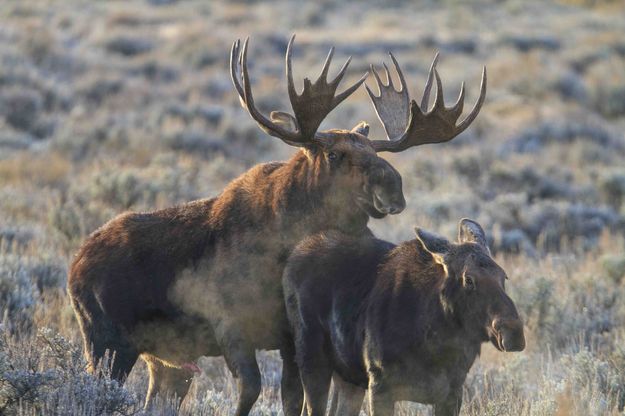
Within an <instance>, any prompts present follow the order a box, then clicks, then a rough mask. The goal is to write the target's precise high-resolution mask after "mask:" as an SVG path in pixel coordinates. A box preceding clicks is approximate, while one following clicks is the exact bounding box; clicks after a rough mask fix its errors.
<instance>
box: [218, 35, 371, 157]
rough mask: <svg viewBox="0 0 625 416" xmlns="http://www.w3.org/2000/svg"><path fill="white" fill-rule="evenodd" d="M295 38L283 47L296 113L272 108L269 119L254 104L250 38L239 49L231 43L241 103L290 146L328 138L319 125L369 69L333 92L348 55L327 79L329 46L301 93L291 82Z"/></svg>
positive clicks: (231, 70)
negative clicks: (312, 79) (315, 76)
mask: <svg viewBox="0 0 625 416" xmlns="http://www.w3.org/2000/svg"><path fill="white" fill-rule="evenodd" d="M294 40H295V35H293V36H292V37H291V39H290V40H289V44H288V46H287V50H286V77H287V87H288V92H289V99H290V101H291V107H292V108H293V113H294V114H295V117H294V116H292V115H290V114H288V113H284V112H281V111H272V112H271V114H270V119H268V118H267V117H265V116H264V115H263V114H262V113H260V112H259V111H258V110H257V109H256V107H255V106H254V98H253V96H252V88H251V84H250V78H249V74H248V72H247V45H248V41H249V38H248V39H246V40H245V42H243V48H242V49H240V41H239V40H237V41H236V42H234V44H233V45H232V50H231V52H230V75H231V76H232V82H233V83H234V87H235V88H236V90H237V92H238V94H239V99H240V101H241V105H242V106H243V108H245V109H246V110H247V111H248V112H249V113H250V115H251V116H252V118H253V119H254V120H256V122H257V123H258V125H259V126H260V127H261V128H262V129H263V130H264V131H265V132H267V133H268V134H270V135H271V136H274V137H278V138H280V139H282V140H283V141H285V142H286V143H288V144H290V145H293V146H305V145H307V144H312V143H315V142H317V143H323V142H325V141H326V140H327V136H326V135H324V134H323V133H319V132H317V129H318V128H319V125H320V124H321V122H322V121H323V120H324V119H325V118H326V116H327V115H328V114H329V113H330V112H331V111H332V110H333V109H334V108H335V107H336V106H337V105H339V104H340V103H341V102H342V101H343V100H345V99H346V98H347V97H349V96H350V95H351V94H352V93H353V92H354V91H356V89H358V87H360V85H362V83H363V82H364V81H365V79H366V78H367V75H368V73H367V74H365V75H364V76H363V77H362V78H360V80H358V81H357V82H356V83H355V84H353V85H352V86H350V87H349V88H347V89H346V90H345V91H343V92H342V93H340V94H339V95H336V96H335V93H336V89H337V88H338V85H339V83H340V82H341V80H342V79H343V76H344V75H345V72H346V71H347V67H348V65H349V63H350V61H351V57H350V58H349V59H348V60H347V62H345V64H344V65H343V67H342V68H341V70H340V71H339V73H338V75H337V76H336V77H335V78H334V79H333V80H332V81H330V82H328V80H327V76H328V70H329V68H330V62H331V61H332V56H333V55H334V47H332V48H331V49H330V53H329V54H328V57H327V58H326V61H325V63H324V65H323V68H322V70H321V74H320V75H319V78H318V79H317V80H316V81H315V82H314V83H311V82H310V80H309V79H308V78H305V79H304V90H303V91H302V93H301V94H298V93H297V92H296V91H295V86H294V84H293V69H292V64H291V55H292V53H293V41H294ZM285 124H286V125H293V127H294V129H290V128H289V129H287V128H285V127H283V126H284V125H285Z"/></svg>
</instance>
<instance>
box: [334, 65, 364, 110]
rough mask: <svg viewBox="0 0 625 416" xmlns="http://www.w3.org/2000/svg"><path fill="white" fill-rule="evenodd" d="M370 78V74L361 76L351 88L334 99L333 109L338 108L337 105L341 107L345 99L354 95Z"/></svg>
mask: <svg viewBox="0 0 625 416" xmlns="http://www.w3.org/2000/svg"><path fill="white" fill-rule="evenodd" d="M350 60H351V57H350ZM347 63H349V60H348V61H347ZM368 76H369V72H365V73H364V74H363V76H361V77H360V79H359V80H358V81H356V82H355V83H354V84H352V86H351V87H349V88H347V89H346V90H345V91H343V92H342V93H340V94H339V95H337V96H336V97H334V101H333V103H332V107H333V108H334V107H336V106H337V105H339V104H340V103H341V101H343V100H344V99H346V98H347V97H349V96H350V95H352V94H353V93H354V91H356V90H357V89H358V88H360V86H361V85H362V84H363V82H365V81H366V79H367V77H368ZM341 78H343V75H341Z"/></svg>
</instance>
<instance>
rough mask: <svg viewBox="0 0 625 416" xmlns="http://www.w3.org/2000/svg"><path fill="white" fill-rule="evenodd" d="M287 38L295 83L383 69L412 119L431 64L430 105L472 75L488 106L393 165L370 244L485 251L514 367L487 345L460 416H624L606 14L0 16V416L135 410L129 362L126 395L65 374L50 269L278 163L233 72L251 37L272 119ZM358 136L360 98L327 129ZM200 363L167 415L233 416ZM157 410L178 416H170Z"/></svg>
mask: <svg viewBox="0 0 625 416" xmlns="http://www.w3.org/2000/svg"><path fill="white" fill-rule="evenodd" d="M294 32H296V33H297V42H296V53H295V57H294V60H295V71H296V79H301V78H303V77H304V76H309V77H313V76H315V75H316V73H317V71H318V70H319V68H320V66H321V63H322V61H323V59H324V57H325V54H326V52H327V49H328V48H329V46H330V45H336V47H337V54H336V57H335V61H336V62H339V61H340V60H341V59H344V58H345V57H346V56H347V55H352V56H353V57H354V60H353V63H352V66H351V70H350V79H355V78H356V77H358V76H360V74H362V73H363V72H364V71H365V70H366V69H367V67H368V65H369V64H370V63H374V64H378V65H379V64H380V63H381V62H382V61H383V60H385V59H387V55H386V52H387V51H388V50H392V51H393V52H394V53H395V54H396V56H397V57H398V59H399V61H400V63H401V64H402V66H403V68H404V71H405V73H406V77H407V79H408V83H409V86H410V88H411V92H412V95H413V96H414V97H418V96H420V94H421V93H422V88H423V83H424V82H425V75H426V73H427V69H428V67H429V64H430V62H431V59H432V58H433V56H434V54H435V52H436V51H440V52H441V61H440V63H439V71H440V73H441V76H442V78H443V81H444V85H445V88H446V90H445V97H446V98H447V102H449V103H451V102H452V101H453V100H454V99H455V96H456V95H457V93H458V90H459V86H460V83H461V81H463V80H464V81H466V83H467V102H468V103H472V102H473V101H474V100H475V98H476V95H477V91H478V88H479V76H480V72H481V67H482V66H483V65H486V66H487V68H488V75H489V84H488V96H487V101H486V104H485V105H484V109H483V110H482V112H481V114H480V116H479V118H478V120H477V121H476V122H475V123H474V124H473V126H472V127H471V128H470V129H469V130H468V131H467V132H465V133H464V134H462V136H460V137H458V138H457V139H455V140H454V141H453V142H452V143H449V144H445V145H436V146H424V147H422V148H418V149H412V150H410V151H406V152H404V153H403V154H399V155H389V156H388V159H389V160H390V161H391V162H392V163H393V164H394V166H395V167H397V169H398V170H399V171H400V172H401V174H402V176H403V178H404V184H405V186H404V192H405V194H406V197H407V200H408V208H407V209H406V211H404V212H403V213H402V214H401V215H399V216H396V217H393V218H388V219H385V220H383V221H380V222H376V221H373V222H372V228H373V229H374V231H375V232H376V233H377V234H378V235H380V236H382V237H384V238H387V239H390V240H391V241H395V242H397V241H401V240H404V239H408V238H412V229H413V226H414V225H416V224H419V225H420V226H423V227H426V228H429V229H431V230H433V231H436V232H438V233H440V234H443V235H445V236H447V237H450V238H451V237H453V236H454V234H455V227H456V224H457V221H458V219H459V218H461V217H471V218H474V219H477V220H478V221H479V222H481V223H482V225H484V227H485V228H486V229H487V232H488V233H489V235H491V236H492V241H491V244H492V247H493V251H494V252H495V253H496V255H497V256H498V260H499V261H500V262H501V264H503V265H504V266H505V268H506V270H507V271H508V274H509V275H510V277H511V280H510V282H509V285H508V287H509V291H510V293H511V296H512V297H513V299H514V300H515V301H516V303H517V305H518V307H519V310H520V311H521V313H522V314H523V317H524V319H525V321H526V323H527V329H526V331H527V334H528V348H527V350H526V351H525V352H523V353H520V354H510V355H507V354H502V353H498V352H496V351H495V350H494V349H492V348H491V347H490V346H485V347H484V351H483V355H482V357H481V359H480V361H479V362H478V363H476V365H475V366H474V368H473V370H472V372H471V374H470V376H469V379H468V381H467V385H466V393H465V403H466V405H465V407H464V409H463V414H465V415H510V414H523V415H569V414H572V415H577V414H579V415H604V414H616V413H617V412H618V409H619V407H620V409H621V411H622V406H623V404H625V348H624V347H623V345H624V343H623V341H624V340H625V339H624V338H625V331H624V329H623V324H624V321H625V300H624V299H625V290H624V286H623V285H624V283H623V277H624V275H625V251H624V249H623V247H624V244H623V242H624V240H623V237H624V231H625V162H624V161H625V134H624V131H625V37H624V34H625V6H623V3H622V2H620V1H613V2H609V1H606V2H602V1H588V2H584V1H562V2H554V1H543V2H537V1H534V2H524V1H486V0H484V1H478V0H476V1H470V2H457V1H451V0H450V1H444V2H407V1H406V2H403V1H398V0H397V1H392V2H390V3H387V2H381V1H373V0H372V1H367V2H358V3H348V4H343V3H342V2H339V1H332V0H326V1H322V2H318V3H316V4H312V3H305V2H284V1H270V2H266V3H261V2H249V3H246V2H232V3H230V2H224V1H215V2H210V3H209V2H200V1H171V0H169V1H168V0H152V1H133V2H121V1H119V2H87V1H79V0H69V1H63V2H61V1H37V2H35V1H11V0H8V1H3V2H2V3H1V4H0V310H1V311H2V312H3V313H4V317H5V318H4V323H3V324H2V331H3V338H2V341H0V413H2V411H4V412H6V413H7V414H41V413H44V414H68V413H72V414H94V413H95V414H97V413H111V412H115V411H119V412H121V413H124V414H128V413H133V412H137V411H138V409H139V407H140V406H138V403H140V401H141V396H142V395H143V394H144V393H145V388H146V374H145V369H144V368H143V366H142V364H139V365H137V366H136V368H135V370H134V372H133V374H132V376H131V380H130V381H129V383H128V384H127V386H126V388H120V387H119V386H117V385H115V383H110V382H106V381H102V380H100V381H98V380H95V379H93V378H91V377H89V376H88V375H86V374H85V373H84V371H83V369H82V366H83V365H84V363H83V362H82V359H81V356H80V351H79V349H78V346H79V344H78V343H77V340H78V332H77V327H76V323H75V321H74V318H73V315H72V312H71V308H70V307H69V305H68V303H67V301H66V298H65V294H64V285H65V280H66V272H67V265H68V261H69V259H70V258H71V256H72V254H73V253H74V251H75V250H76V248H77V247H78V245H79V244H80V242H81V241H82V240H83V239H84V238H85V236H86V235H88V234H89V233H90V232H91V231H93V230H94V229H95V228H97V227H98V226H100V225H101V224H102V223H104V222H105V221H106V220H108V219H110V218H111V217H113V216H114V215H116V214H118V213H120V212H123V211H125V210H151V209H155V208H160V207H165V206H169V205H173V204H176V203H181V202H184V201H189V200H193V199H197V198H201V197H207V196H212V195H216V194H218V193H219V192H220V190H221V189H223V187H224V185H225V184H226V183H228V182H229V181H230V180H231V179H232V178H234V177H236V176H237V175H239V174H240V173H242V172H243V171H245V170H246V169H247V168H249V167H250V166H252V165H254V164H256V163H258V162H263V161H268V160H282V159H285V158H287V157H288V156H289V155H290V154H291V153H292V152H293V149H291V148H289V147H288V146H286V145H284V144H283V143H281V142H279V141H278V140H276V139H273V138H270V137H269V136H266V135H265V134H263V133H262V132H261V131H260V130H259V129H257V127H256V126H255V125H254V123H253V122H252V121H251V119H250V117H249V116H248V115H247V114H246V113H245V111H243V110H242V109H241V108H240V106H239V104H238V101H237V99H236V98H235V94H234V90H233V88H232V86H231V82H230V79H229V74H228V70H227V65H228V52H229V48H230V45H231V43H232V41H233V40H235V39H236V38H240V37H245V36H250V37H251V39H252V40H251V42H252V43H251V46H250V47H251V49H250V61H251V62H250V65H251V73H252V75H253V82H254V88H255V89H254V91H255V94H256V96H257V101H258V103H259V105H260V106H261V108H263V109H265V110H273V109H288V102H287V99H286V97H287V95H286V88H285V82H284V78H283V77H284V75H283V73H284V70H283V54H284V50H285V47H286V42H287V40H288V37H289V36H290V34H291V33H294ZM337 65H338V64H337ZM360 120H367V121H369V122H370V123H371V125H372V135H373V136H376V137H380V138H381V137H382V129H381V127H380V126H379V124H378V122H377V120H376V118H375V115H374V113H373V111H372V108H371V105H370V104H369V102H368V98H367V97H366V94H365V92H364V90H361V91H359V92H357V93H356V94H354V95H353V96H352V97H350V99H349V100H348V101H347V102H346V103H345V104H344V105H342V106H341V107H340V108H339V109H338V110H337V111H335V112H334V113H332V115H331V116H330V117H329V118H328V120H326V122H325V123H324V127H342V128H348V127H351V126H353V125H354V124H355V123H356V122H358V121H360ZM46 328H47V329H46ZM15 333H19V334H20V335H12V334H15ZM37 334H38V335H37ZM59 335H60V336H62V338H60V337H59ZM259 355H260V356H261V358H262V361H261V362H262V369H263V374H264V386H265V387H264V389H263V393H262V395H261V398H260V400H259V402H258V403H257V405H256V406H255V408H254V412H255V414H258V415H261V414H262V415H264V414H277V413H279V412H280V406H279V392H278V390H277V386H278V384H279V368H280V365H279V360H278V358H277V356H276V355H275V354H274V353H259ZM200 364H201V366H202V367H203V369H204V370H205V371H204V373H203V374H202V375H201V376H197V377H196V379H195V380H194V387H193V389H192V394H191V395H190V397H188V399H187V400H185V403H184V404H183V411H184V412H186V413H188V414H207V415H213V414H216V415H221V414H228V412H231V411H232V409H233V405H234V404H233V400H234V390H233V389H234V387H233V384H232V380H231V379H230V376H229V374H228V372H227V371H226V370H225V368H224V366H223V362H222V360H221V359H202V360H201V361H200ZM400 410H401V414H413V412H415V411H416V412H417V414H430V413H429V412H430V410H429V409H428V408H427V407H425V406H415V405H407V404H406V405H404V404H402V405H401V406H400ZM155 412H160V413H161V414H170V413H172V412H173V411H172V409H171V406H170V405H169V404H167V403H164V404H162V406H161V407H159V408H158V409H157V410H155Z"/></svg>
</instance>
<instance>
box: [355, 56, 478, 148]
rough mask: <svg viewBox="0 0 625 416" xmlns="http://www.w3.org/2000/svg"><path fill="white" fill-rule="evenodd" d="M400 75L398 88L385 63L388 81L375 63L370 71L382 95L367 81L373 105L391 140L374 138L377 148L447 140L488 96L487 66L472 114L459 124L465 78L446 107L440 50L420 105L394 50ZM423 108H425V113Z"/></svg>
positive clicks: (471, 115)
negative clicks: (432, 98) (439, 66)
mask: <svg viewBox="0 0 625 416" xmlns="http://www.w3.org/2000/svg"><path fill="white" fill-rule="evenodd" d="M389 55H390V57H391V60H392V61H393V65H394V66H395V70H396V71H397V75H398V76H399V80H400V84H401V85H400V87H401V88H400V90H396V89H395V87H394V85H393V81H392V79H391V75H390V72H389V70H388V67H387V66H386V64H383V65H384V69H385V71H386V79H387V83H386V84H385V83H384V82H383V81H382V80H381V79H380V75H379V74H378V72H377V71H376V70H375V68H374V67H373V65H372V66H371V71H372V72H373V75H374V76H375V79H376V82H377V84H378V89H379V90H380V95H379V96H376V95H375V94H374V93H373V92H372V91H371V90H370V89H369V87H368V86H367V85H365V87H366V89H367V92H368V93H369V97H370V98H371V102H372V103H373V107H374V108H375V111H376V113H377V115H378V118H379V119H380V121H381V122H382V125H383V126H384V130H385V131H386V135H387V137H388V140H371V144H372V146H373V148H374V149H375V150H376V152H401V151H402V150H405V149H408V148H409V147H412V146H420V145H422V144H427V143H442V142H447V141H449V140H451V139H453V138H454V137H456V136H457V135H459V134H460V133H462V132H463V131H464V130H466V128H467V127H469V125H470V124H471V123H472V122H473V120H475V117H477V115H478V113H479V112H480V109H481V108H482V104H483V103H484V98H485V97H486V67H484V70H483V71H482V83H481V86H480V96H479V98H478V100H477V102H476V103H475V106H474V107H473V109H472V110H471V112H470V113H469V115H468V116H467V117H466V118H465V119H464V120H462V122H461V123H460V124H459V125H456V123H457V121H458V118H459V117H460V115H461V114H462V109H463V106H464V82H463V83H462V87H461V88H460V95H459V97H458V101H456V103H455V104H454V105H453V106H452V107H450V108H447V107H445V103H444V101H443V86H442V84H441V79H440V76H439V75H438V71H436V64H437V62H438V54H436V56H435V57H434V60H433V61H432V65H431V67H430V72H429V74H428V79H427V82H426V84H425V89H424V92H423V97H422V99H421V106H419V105H418V104H417V102H416V101H415V100H410V97H409V95H408V89H407V87H406V80H405V79H404V74H403V73H402V71H401V69H400V68H399V64H398V63H397V60H396V59H395V57H394V56H393V54H392V53H389ZM434 79H436V99H435V101H434V105H433V107H432V109H431V110H430V111H429V112H427V107H428V102H429V99H430V91H431V89H432V84H433V80H434ZM423 111H426V112H425V113H424V112H423Z"/></svg>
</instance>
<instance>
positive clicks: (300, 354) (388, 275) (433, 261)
mask: <svg viewBox="0 0 625 416" xmlns="http://www.w3.org/2000/svg"><path fill="white" fill-rule="evenodd" d="M416 233H417V238H416V239H414V240H411V241H407V242H404V243H402V244H400V245H399V246H394V245H392V244H390V243H388V242H385V241H381V240H378V239H375V238H372V237H353V236H345V235H343V234H341V233H338V232H335V231H332V232H326V233H322V234H319V235H316V236H312V237H309V238H307V239H305V240H304V241H303V242H301V243H300V244H299V245H298V246H297V247H296V248H295V249H294V250H293V254H292V255H291V257H290V258H289V260H288V262H287V265H286V267H285V271H284V276H283V287H284V296H285V301H286V308H287V315H288V319H289V322H290V324H291V326H292V329H293V335H294V338H295V346H296V351H297V363H298V366H299V369H300V374H301V380H302V384H303V386H304V397H305V406H306V409H307V413H308V415H309V416H312V415H325V411H326V405H327V397H328V390H329V386H330V381H331V378H332V377H333V374H334V375H335V376H334V381H335V386H336V388H335V394H333V396H335V397H334V398H333V400H332V406H331V413H330V414H331V416H336V415H342V416H348V415H358V413H359V411H360V408H361V405H362V402H363V397H364V394H365V389H368V392H369V394H368V398H369V406H370V415H372V416H379V415H392V414H393V406H394V404H395V402H396V401H416V402H421V403H428V404H434V406H435V414H436V416H445V415H458V414H459V412H460V406H461V400H462V385H463V383H464V380H465V378H466V375H467V373H468V372H469V369H470V368H471V365H472V364H473V361H474V360H475V358H476V357H477V355H478V354H479V353H480V348H481V344H482V343H483V342H487V341H489V340H490V341H491V342H492V343H493V345H494V346H495V347H496V348H497V349H498V350H500V351H521V350H523V349H524V348H525V338H524V334H523V324H522V322H521V320H520V319H519V315H518V313H517V310H516V308H515V306H514V303H513V302H512V300H511V299H510V298H509V297H508V295H507V294H506V292H505V288H504V283H505V280H506V273H505V272H504V270H503V269H502V268H501V267H500V266H499V265H497V263H495V261H494V260H493V259H492V258H491V256H490V252H489V250H488V246H487V245H486V237H485V235H484V231H483V230H482V227H481V226H480V225H479V224H477V223H476V222H474V221H471V220H468V219H463V220H461V221H460V225H459V233H458V241H457V243H450V242H449V241H447V240H446V239H443V238H441V237H438V236H435V235H433V234H430V233H428V232H426V231H423V230H421V229H416ZM336 396H338V397H336Z"/></svg>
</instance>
